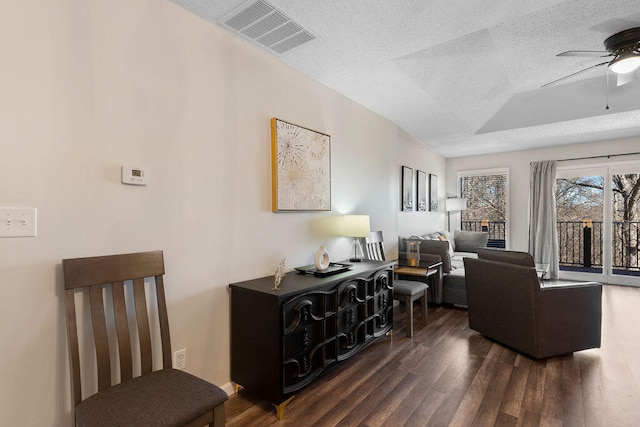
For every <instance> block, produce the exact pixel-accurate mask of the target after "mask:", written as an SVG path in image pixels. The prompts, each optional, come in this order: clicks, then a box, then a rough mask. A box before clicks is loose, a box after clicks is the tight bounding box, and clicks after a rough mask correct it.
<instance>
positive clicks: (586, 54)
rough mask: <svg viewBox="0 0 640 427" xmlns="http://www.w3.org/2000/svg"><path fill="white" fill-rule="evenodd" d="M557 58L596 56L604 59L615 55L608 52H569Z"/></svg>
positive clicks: (560, 54)
mask: <svg viewBox="0 0 640 427" xmlns="http://www.w3.org/2000/svg"><path fill="white" fill-rule="evenodd" d="M556 56H596V57H602V58H604V57H605V56H613V54H612V53H611V52H607V51H606V50H568V51H566V52H562V53H559V54H557V55H556Z"/></svg>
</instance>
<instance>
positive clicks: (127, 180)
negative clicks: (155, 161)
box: [122, 166, 149, 185]
mask: <svg viewBox="0 0 640 427" xmlns="http://www.w3.org/2000/svg"><path fill="white" fill-rule="evenodd" d="M122 183H123V184H129V185H147V184H148V183H149V168H146V167H140V166H122Z"/></svg>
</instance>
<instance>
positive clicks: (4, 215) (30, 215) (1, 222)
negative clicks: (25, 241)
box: [0, 208, 38, 237]
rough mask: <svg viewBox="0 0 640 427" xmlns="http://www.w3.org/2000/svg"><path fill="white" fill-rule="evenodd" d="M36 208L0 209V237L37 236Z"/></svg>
mask: <svg viewBox="0 0 640 427" xmlns="http://www.w3.org/2000/svg"><path fill="white" fill-rule="evenodd" d="M37 218H38V210H37V209H36V208H0V237H35V236H37V235H38V232H37V230H38V227H37V224H38V222H37Z"/></svg>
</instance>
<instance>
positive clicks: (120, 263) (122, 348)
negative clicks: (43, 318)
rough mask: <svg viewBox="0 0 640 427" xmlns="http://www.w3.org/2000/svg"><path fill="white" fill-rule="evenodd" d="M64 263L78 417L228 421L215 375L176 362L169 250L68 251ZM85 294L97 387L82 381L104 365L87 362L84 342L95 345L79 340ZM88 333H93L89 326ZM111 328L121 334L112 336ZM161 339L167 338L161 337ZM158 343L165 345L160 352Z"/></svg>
mask: <svg viewBox="0 0 640 427" xmlns="http://www.w3.org/2000/svg"><path fill="white" fill-rule="evenodd" d="M62 267H63V271H64V286H65V292H66V307H67V329H68V335H69V354H70V357H71V376H72V384H71V392H72V400H73V405H74V421H75V423H76V425H78V426H154V427H155V426H203V425H210V426H221V425H224V424H225V413H224V402H225V401H226V400H227V399H228V397H227V394H226V393H225V392H224V391H223V390H222V389H220V388H219V387H217V386H215V385H213V384H210V383H208V382H207V381H204V380H202V379H200V378H198V377H195V376H193V375H191V374H189V373H187V372H184V371H180V370H176V369H173V368H172V367H171V341H170V338H169V321H168V318H167V307H166V303H165V295H164V284H163V275H164V257H163V253H162V251H155V252H142V253H134V254H124V255H110V256H99V257H91V258H75V259H65V260H63V261H62ZM145 281H148V282H147V284H145ZM153 283H155V286H152V284H153ZM131 288H132V289H131ZM154 288H155V292H153V289H154ZM78 294H84V296H81V295H78ZM86 294H88V296H87V295H86ZM152 294H155V297H154V296H153V295H152ZM87 300H88V301H87ZM151 301H157V307H156V306H155V304H154V306H153V307H154V308H151V309H148V308H147V306H148V303H149V302H151ZM77 302H78V304H76V303H77ZM81 302H84V303H85V305H87V306H88V310H90V317H91V322H90V325H87V329H89V328H92V330H93V337H94V339H93V341H94V343H93V344H94V346H95V370H97V392H96V390H95V389H93V390H83V386H82V385H83V383H84V384H85V385H86V384H87V383H91V378H93V381H95V378H96V372H95V370H94V369H93V368H91V366H93V364H92V363H90V362H87V363H84V362H85V360H88V359H89V358H88V357H85V358H81V351H80V349H81V348H83V349H84V348H87V351H88V352H89V353H93V351H92V350H91V348H90V345H83V342H81V341H79V340H78V332H79V331H81V330H82V328H81V327H80V326H82V318H84V317H85V316H83V313H84V312H85V311H86V310H82V309H81V306H82V304H81ZM156 309H157V313H156V311H155V310H156ZM150 315H151V316H150ZM76 317H78V318H76ZM154 319H155V320H154ZM86 323H89V322H86ZM130 329H132V330H130ZM152 331H159V333H152ZM86 335H91V334H82V336H83V337H85V336H86ZM158 335H159V336H158ZM110 336H111V337H112V339H111V341H115V342H111V343H110V339H109V337H110ZM114 336H115V337H116V338H113V337H114ZM83 339H84V338H83ZM157 340H159V341H160V342H159V343H158V344H156V345H154V343H155V342H156V341H157ZM110 344H112V346H110ZM116 344H117V345H116ZM116 347H117V350H116ZM153 348H156V349H160V348H161V349H162V350H161V351H160V350H157V351H156V352H154V351H153V350H152V349H153ZM134 352H135V353H136V355H135V356H134V354H133V353H134ZM155 353H158V354H155ZM156 359H158V360H156ZM159 359H161V360H162V362H161V363H160V360H159ZM81 360H82V361H83V366H80V361H81ZM112 360H118V363H117V365H119V375H118V374H117V373H115V372H112V370H113V369H115V368H116V367H112ZM85 365H87V366H85ZM159 366H161V368H159ZM154 367H155V368H156V370H155V371H154ZM118 377H119V378H118ZM87 378H89V379H87ZM83 379H84V381H83ZM112 379H113V381H112ZM85 388H86V387H85ZM83 392H84V395H83Z"/></svg>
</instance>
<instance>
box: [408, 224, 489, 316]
mask: <svg viewBox="0 0 640 427" xmlns="http://www.w3.org/2000/svg"><path fill="white" fill-rule="evenodd" d="M488 239H489V233H486V232H479V231H461V230H456V231H455V232H454V233H449V232H443V231H441V232H433V233H426V234H423V235H422V236H410V237H402V236H399V237H398V255H399V257H400V258H403V257H406V253H407V241H408V240H409V241H419V242H420V253H421V254H430V255H436V256H438V257H439V258H440V259H441V260H442V273H443V278H442V282H441V283H442V289H436V290H435V291H434V296H435V297H434V300H433V302H434V303H436V304H442V303H445V304H454V305H457V306H462V307H466V306H467V291H466V285H465V271H464V262H463V260H462V259H463V258H465V257H467V258H477V254H476V252H477V250H478V248H481V247H485V246H487V241H488Z"/></svg>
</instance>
